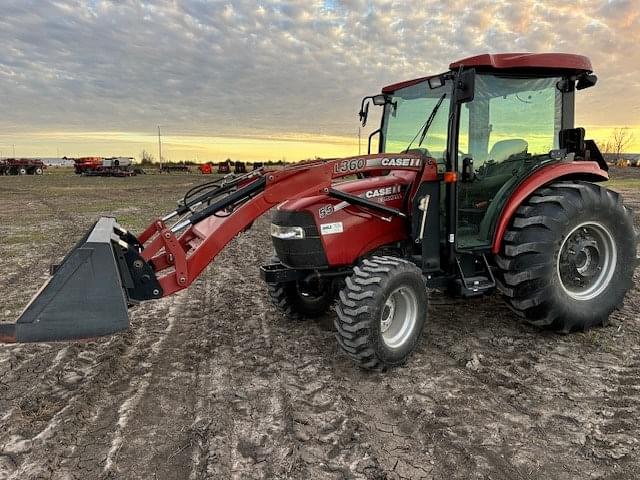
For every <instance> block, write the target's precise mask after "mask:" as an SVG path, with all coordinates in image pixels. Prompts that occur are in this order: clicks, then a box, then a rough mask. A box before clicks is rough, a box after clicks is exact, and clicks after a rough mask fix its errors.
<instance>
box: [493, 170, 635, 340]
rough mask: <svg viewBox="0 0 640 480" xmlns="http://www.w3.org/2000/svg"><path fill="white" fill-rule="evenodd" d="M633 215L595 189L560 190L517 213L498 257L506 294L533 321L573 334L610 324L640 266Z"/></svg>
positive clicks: (571, 186) (572, 185)
mask: <svg viewBox="0 0 640 480" xmlns="http://www.w3.org/2000/svg"><path fill="white" fill-rule="evenodd" d="M636 242H637V240H636V232H635V229H634V226H633V214H632V212H631V210H630V209H628V208H626V207H625V206H624V205H623V204H622V197H621V196H620V195H619V194H617V193H616V192H613V191H611V190H608V189H606V188H602V187H600V186H598V185H594V184H592V183H588V182H582V181H575V182H557V183H553V184H551V185H549V186H547V187H544V188H541V189H539V190H537V191H536V192H535V193H534V194H533V195H532V196H531V197H530V198H529V199H528V200H527V201H526V202H524V203H523V204H522V205H521V206H520V207H519V208H518V210H517V212H516V215H515V216H514V219H513V220H512V222H511V225H510V227H509V229H508V230H507V232H506V233H505V236H504V241H503V246H502V250H501V252H500V254H499V255H497V256H496V263H497V265H498V272H497V275H496V280H497V281H498V288H499V290H500V291H501V292H502V293H503V294H504V296H505V298H506V300H507V303H508V304H509V306H510V307H511V308H512V309H513V310H514V311H515V312H516V313H517V314H518V315H519V316H521V317H523V318H524V320H525V321H527V322H528V323H531V324H533V325H537V326H540V327H548V328H551V329H554V330H560V331H562V332H565V333H569V332H572V331H585V330H588V329H590V328H592V327H595V326H598V325H603V324H606V322H607V320H608V317H609V315H610V314H611V312H613V310H614V309H616V308H619V307H621V306H622V302H623V299H624V296H625V294H626V292H627V290H629V288H630V287H631V285H632V277H633V270H634V268H635V262H636Z"/></svg>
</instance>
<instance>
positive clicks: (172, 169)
mask: <svg viewBox="0 0 640 480" xmlns="http://www.w3.org/2000/svg"><path fill="white" fill-rule="evenodd" d="M190 171H191V169H190V168H189V165H187V164H185V163H163V164H162V167H161V168H160V173H189V172H190Z"/></svg>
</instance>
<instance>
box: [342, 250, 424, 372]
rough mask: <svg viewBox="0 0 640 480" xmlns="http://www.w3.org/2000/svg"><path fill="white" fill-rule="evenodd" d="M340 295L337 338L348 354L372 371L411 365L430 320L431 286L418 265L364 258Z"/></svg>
mask: <svg viewBox="0 0 640 480" xmlns="http://www.w3.org/2000/svg"><path fill="white" fill-rule="evenodd" d="M339 297H340V298H339V301H338V305H337V307H336V312H337V314H338V316H337V318H336V319H335V327H336V330H337V333H336V338H337V340H338V343H339V345H340V347H341V348H342V350H344V352H345V353H347V355H349V356H350V357H351V358H352V359H353V360H354V361H355V362H356V363H357V364H358V365H359V366H361V367H363V368H367V369H376V370H378V369H384V368H387V367H394V366H397V365H402V364H403V363H405V362H406V360H407V359H408V358H409V356H410V355H411V354H412V353H413V351H414V350H415V349H416V346H417V345H418V341H419V340H420V337H421V335H422V331H423V330H424V326H425V323H426V318H427V302H428V297H427V286H426V283H425V280H424V276H423V275H422V272H421V271H420V269H419V268H418V267H416V266H415V265H414V264H412V263H409V262H407V261H406V260H403V259H400V258H397V257H391V256H374V257H371V258H369V259H365V260H363V261H362V263H361V264H360V265H359V266H356V267H354V270H353V275H351V276H350V277H347V279H346V286H345V288H344V289H343V290H342V291H341V292H340V295H339Z"/></svg>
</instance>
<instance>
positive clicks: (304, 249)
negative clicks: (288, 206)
mask: <svg viewBox="0 0 640 480" xmlns="http://www.w3.org/2000/svg"><path fill="white" fill-rule="evenodd" d="M273 223H275V224H276V225H280V226H282V227H302V229H303V230H304V235H305V238H303V239H289V240H283V239H281V238H275V237H271V240H272V241H273V247H274V248H275V250H276V255H278V258H279V259H280V261H281V262H282V263H283V264H284V265H286V266H287V267H290V268H323V267H327V266H328V262H327V256H326V255H325V252H324V248H323V246H322V240H321V239H320V235H319V234H318V228H317V226H316V222H315V221H314V218H313V215H311V214H310V213H309V212H288V211H286V210H276V212H275V214H274V215H273Z"/></svg>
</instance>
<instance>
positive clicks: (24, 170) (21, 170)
mask: <svg viewBox="0 0 640 480" xmlns="http://www.w3.org/2000/svg"><path fill="white" fill-rule="evenodd" d="M18 173H19V174H20V175H26V174H27V169H26V168H21V169H20V170H18Z"/></svg>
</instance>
